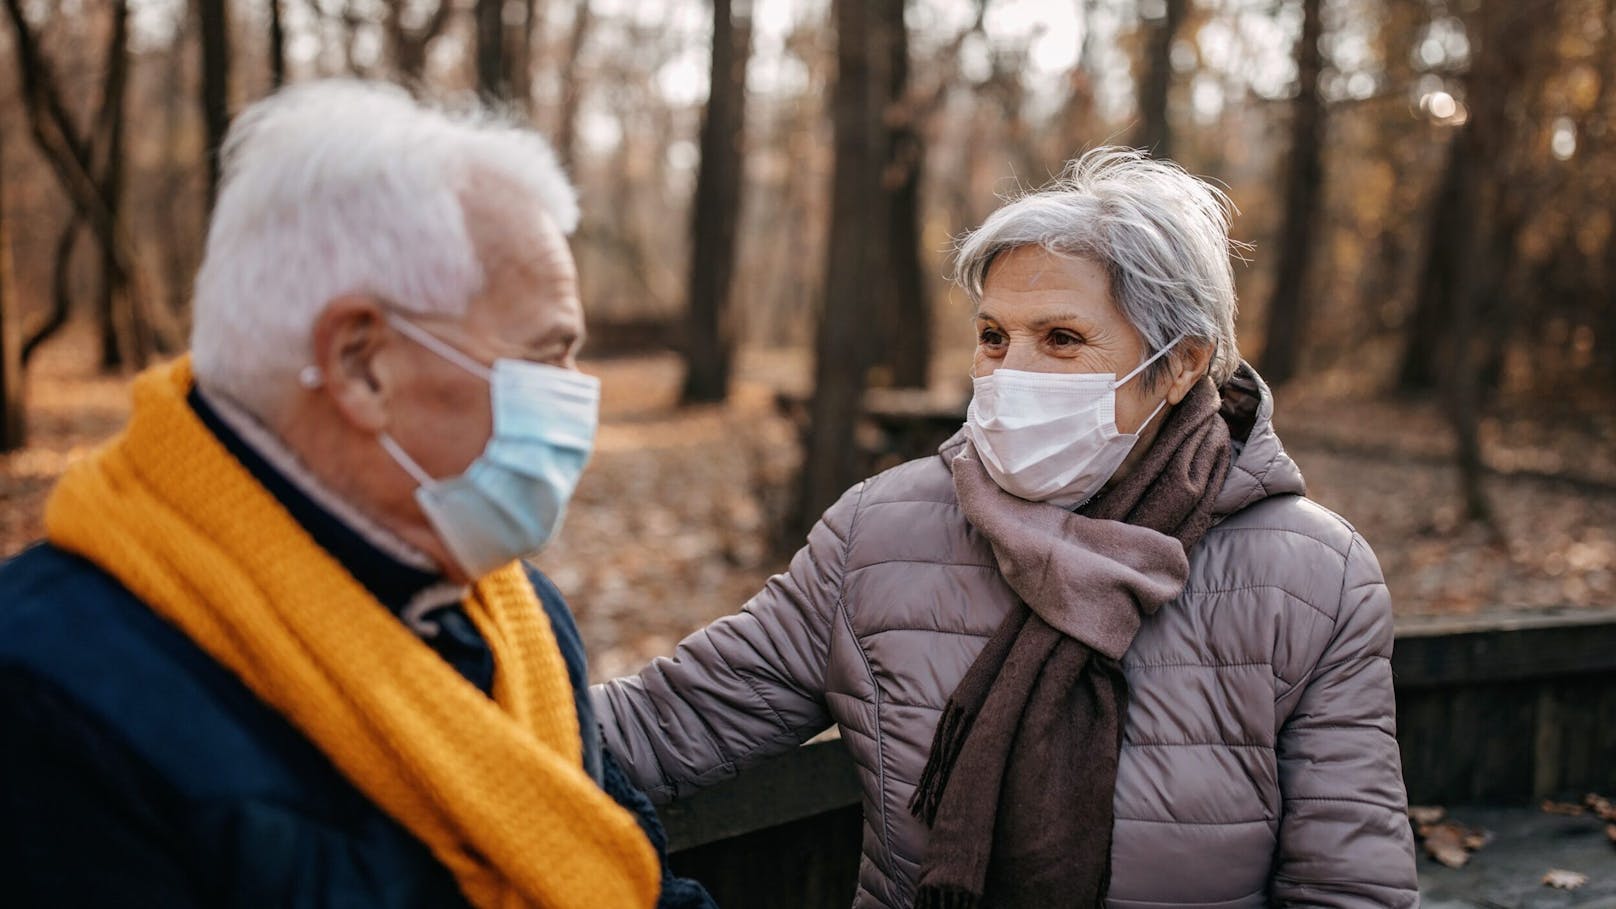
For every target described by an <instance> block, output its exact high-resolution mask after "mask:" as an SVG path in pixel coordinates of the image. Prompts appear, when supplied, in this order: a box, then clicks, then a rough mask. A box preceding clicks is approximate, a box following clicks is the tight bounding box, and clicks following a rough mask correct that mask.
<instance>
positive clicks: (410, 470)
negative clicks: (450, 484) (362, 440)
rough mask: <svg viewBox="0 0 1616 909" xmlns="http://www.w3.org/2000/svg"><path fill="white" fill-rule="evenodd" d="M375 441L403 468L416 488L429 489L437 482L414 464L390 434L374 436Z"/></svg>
mask: <svg viewBox="0 0 1616 909" xmlns="http://www.w3.org/2000/svg"><path fill="white" fill-rule="evenodd" d="M376 441H377V442H379V443H381V446H382V448H383V450H385V451H386V452H387V453H388V454H389V455H392V457H393V460H394V461H395V462H397V463H398V466H400V467H402V468H404V472H405V473H407V474H409V475H410V478H411V479H413V480H415V484H416V485H417V486H421V487H429V486H432V485H433V484H435V483H436V482H437V481H436V480H434V479H432V476H431V475H430V474H428V473H427V472H426V471H425V470H422V469H421V465H420V464H418V463H416V461H415V459H414V458H412V457H410V456H409V453H408V452H406V451H405V450H404V447H403V446H402V445H399V444H398V442H397V441H396V440H395V439H394V438H393V437H392V435H391V434H389V433H385V432H379V433H377V434H376Z"/></svg>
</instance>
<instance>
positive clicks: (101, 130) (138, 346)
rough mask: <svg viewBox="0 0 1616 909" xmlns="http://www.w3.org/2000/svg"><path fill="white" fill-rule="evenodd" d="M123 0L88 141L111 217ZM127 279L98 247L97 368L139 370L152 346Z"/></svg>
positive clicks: (124, 40) (122, 69) (117, 161)
mask: <svg viewBox="0 0 1616 909" xmlns="http://www.w3.org/2000/svg"><path fill="white" fill-rule="evenodd" d="M128 51H129V3H128V0H119V2H118V4H117V5H116V6H115V7H114V9H113V24H112V44H111V46H110V47H109V48H108V49H107V81H106V86H105V90H104V93H103V94H102V97H101V117H100V118H99V119H100V123H99V124H98V127H97V132H98V134H99V135H97V136H96V137H95V139H94V140H93V141H94V144H95V145H96V146H97V149H96V150H97V151H101V152H102V154H101V155H100V160H99V161H97V162H96V163H97V164H98V165H99V169H100V183H101V198H102V199H105V200H106V204H107V209H108V210H109V211H110V212H111V214H112V217H113V219H114V220H116V219H117V218H118V212H119V210H120V209H121V208H122V202H123V175H124V140H123V137H124V122H125V118H124V98H125V96H126V95H127V94H128V87H129V52H128ZM134 304H135V301H134V300H132V299H130V296H129V282H128V280H127V279H126V278H125V276H124V273H123V269H121V268H119V267H118V261H117V256H116V255H114V252H113V250H110V249H107V248H105V247H103V248H102V250H101V285H100V300H99V306H98V307H97V310H98V312H99V313H100V316H101V368H102V369H104V370H108V371H111V370H115V369H119V368H121V367H122V366H123V365H124V364H125V363H132V364H134V365H135V366H136V367H137V368H144V367H145V365H146V360H147V357H148V355H149V354H150V353H151V351H152V348H153V347H154V346H155V345H154V344H153V343H152V340H151V339H150V338H149V337H148V336H147V328H146V325H145V322H144V320H142V319H140V318H139V317H138V314H137V313H136V311H135V309H134Z"/></svg>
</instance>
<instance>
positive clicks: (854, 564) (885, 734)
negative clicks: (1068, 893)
mask: <svg viewBox="0 0 1616 909" xmlns="http://www.w3.org/2000/svg"><path fill="white" fill-rule="evenodd" d="M1224 397H1225V401H1226V402H1231V403H1233V404H1234V405H1235V406H1234V408H1233V409H1234V411H1235V414H1236V416H1235V417H1234V418H1232V419H1231V420H1230V423H1231V429H1232V430H1233V434H1234V435H1235V437H1236V438H1237V439H1241V440H1243V444H1238V443H1237V446H1236V447H1237V448H1238V449H1239V451H1238V453H1237V457H1236V459H1235V462H1234V466H1233V467H1232V468H1231V470H1230V473H1229V478H1228V481H1227V482H1226V484H1225V486H1224V488H1223V490H1222V493H1221V495H1220V496H1219V497H1218V501H1217V508H1216V511H1217V514H1218V515H1219V522H1218V524H1217V525H1216V526H1214V527H1213V528H1212V530H1211V531H1210V532H1209V533H1208V534H1207V535H1206V537H1205V539H1203V540H1202V541H1201V542H1200V543H1199V544H1198V545H1197V546H1196V547H1195V549H1194V551H1193V552H1191V553H1190V576H1189V582H1188V584H1187V585H1186V587H1185V589H1184V592H1183V594H1182V595H1180V596H1179V598H1178V599H1176V600H1174V601H1173V602H1171V603H1169V604H1167V605H1166V606H1164V607H1163V608H1162V609H1161V611H1160V612H1158V613H1157V614H1156V615H1155V616H1153V617H1150V618H1148V619H1146V620H1145V623H1144V628H1143V629H1142V630H1141V631H1140V632H1139V635H1138V637H1137V638H1136V639H1135V640H1134V643H1133V646H1132V648H1131V649H1130V650H1129V651H1128V653H1127V655H1126V657H1125V659H1124V661H1123V665H1124V669H1125V671H1126V673H1127V677H1128V683H1129V690H1130V701H1129V705H1128V716H1127V727H1126V741H1125V743H1124V745H1123V748H1122V757H1121V767H1120V770H1119V772H1118V774H1117V790H1116V829H1115V841H1114V845H1113V849H1112V856H1113V872H1112V883H1111V890H1110V897H1109V903H1108V904H1109V905H1110V906H1111V907H1114V909H1121V907H1133V909H1139V907H1169V906H1198V907H1219V909H1225V907H1227V909H1234V907H1257V906H1269V905H1273V906H1303V905H1305V906H1353V907H1360V906H1364V907H1367V906H1417V905H1418V903H1419V898H1418V895H1417V894H1416V892H1415V889H1416V883H1415V869H1414V852H1413V844H1412V841H1411V838H1410V831H1409V824H1408V820H1407V818H1406V816H1405V801H1406V796H1405V794H1404V791H1403V781H1402V772H1401V766H1400V763H1399V759H1398V752H1397V743H1396V741H1395V740H1394V738H1393V736H1394V733H1395V725H1396V720H1395V716H1394V714H1395V705H1394V701H1393V697H1392V674H1391V664H1390V660H1389V657H1390V655H1391V649H1392V612H1391V601H1390V598H1389V596H1388V595H1387V591H1386V586H1385V583H1384V582H1383V581H1382V579H1381V574H1380V567H1379V565H1378V564H1377V563H1376V561H1375V557H1374V554H1373V553H1371V552H1370V550H1369V546H1368V544H1367V543H1365V542H1364V540H1363V538H1362V537H1360V536H1359V535H1358V534H1357V533H1356V532H1355V531H1354V530H1353V528H1352V527H1351V526H1350V525H1349V524H1347V522H1346V521H1344V520H1342V519H1341V518H1339V517H1337V516H1336V515H1334V514H1332V513H1331V512H1329V511H1327V510H1325V509H1324V508H1321V507H1320V506H1318V505H1316V504H1314V503H1313V502H1310V501H1309V500H1307V499H1306V498H1304V497H1303V493H1304V487H1303V483H1302V476H1301V473H1300V471H1299V470H1298V469H1297V467H1296V464H1295V462H1293V461H1292V460H1291V459H1290V457H1289V456H1288V455H1287V454H1286V453H1285V451H1284V448H1283V447H1282V446H1281V445H1280V442H1279V438H1278V436H1276V435H1275V433H1274V430H1273V426H1272V424H1271V423H1270V417H1271V415H1272V412H1273V402H1272V398H1271V397H1270V396H1269V393H1268V389H1267V387H1266V386H1264V385H1263V384H1262V382H1261V380H1260V379H1258V378H1257V376H1256V373H1255V372H1253V371H1251V369H1250V367H1249V366H1242V368H1241V372H1240V373H1239V374H1238V375H1237V376H1236V377H1235V378H1234V379H1232V380H1231V381H1230V382H1229V383H1228V384H1227V385H1226V386H1225V389H1224ZM955 444H957V439H956V443H955ZM952 453H953V449H952V448H950V447H949V446H945V447H944V450H943V452H942V454H941V456H938V457H930V458H923V459H921V460H918V461H912V462H910V463H908V464H905V465H902V466H900V467H897V468H894V469H892V470H889V471H887V472H886V473H883V474H881V475H879V476H876V477H874V478H872V479H870V480H867V481H865V482H863V483H860V484H859V485H857V486H855V487H853V488H852V489H851V490H849V491H848V492H847V494H846V495H844V496H843V497H842V499H841V500H840V501H839V502H837V503H836V504H835V505H834V506H833V507H832V508H831V509H830V510H829V511H827V512H826V513H825V516H824V519H823V520H822V521H821V522H820V523H819V524H818V526H817V527H815V528H814V530H813V531H812V533H810V534H809V537H808V543H807V545H806V546H804V547H803V549H802V550H801V551H800V552H798V553H797V555H796V557H795V558H794V559H793V560H792V562H791V567H790V569H789V570H788V571H787V572H786V573H785V574H781V575H778V576H776V577H775V578H773V579H771V580H770V581H769V583H768V585H767V586H766V587H765V588H764V590H763V592H761V593H759V594H758V595H757V596H756V597H755V598H753V599H752V601H751V602H749V603H747V604H746V606H745V608H744V609H743V610H742V611H741V612H740V613H738V614H736V615H732V616H728V617H726V618H723V619H720V620H718V621H717V622H714V623H713V624H712V625H710V626H708V627H707V628H704V629H702V630H701V631H698V632H696V633H695V634H693V635H691V636H690V637H689V638H687V639H686V640H685V641H684V642H683V643H681V644H680V645H679V647H678V650H677V651H676V652H675V654H674V655H673V657H672V658H667V659H658V660H657V661H655V662H654V663H652V664H651V665H650V666H648V667H647V668H646V669H645V670H644V671H643V672H641V673H640V675H639V676H637V677H630V678H623V679H618V680H616V681H613V682H609V683H607V684H605V685H602V686H597V687H596V688H595V689H594V690H593V691H592V692H591V693H592V696H593V698H594V705H595V709H596V711H597V713H598V714H599V715H600V716H601V718H602V721H603V722H604V724H605V727H606V735H607V739H606V741H607V745H608V747H609V748H611V750H612V752H613V753H614V754H615V755H616V756H617V757H618V758H619V759H620V760H621V762H622V763H623V764H624V765H625V766H626V767H628V768H629V770H630V772H631V774H632V775H633V776H634V778H635V782H637V783H638V784H639V785H640V786H641V787H642V788H644V789H646V790H647V791H649V792H650V793H651V794H652V797H653V798H655V799H658V800H661V801H666V800H668V799H670V798H675V797H677V796H679V795H681V794H684V793H688V792H690V791H692V790H694V789H697V788H700V787H702V786H706V785H709V784H711V783H714V782H717V781H719V780H722V779H724V778H726V777H729V776H731V775H733V774H735V773H737V772H739V771H741V770H744V769H745V768H746V767H748V766H750V765H752V764H756V763H757V762H759V761H762V760H765V759H766V758H768V757H769V756H770V755H774V754H778V753H780V752H783V751H786V750H789V749H791V748H794V747H796V746H797V745H798V744H799V743H801V742H803V741H805V740H806V739H808V738H810V737H811V736H813V735H815V734H816V733H818V732H820V731H821V730H823V729H825V728H827V727H828V726H830V725H831V724H832V723H834V724H836V725H837V726H839V727H840V728H841V734H842V737H843V739H844V740H845V741H846V743H847V746H848V749H849V751H850V752H851V753H852V755H853V759H854V760H855V761H856V762H857V764H858V769H859V774H860V778H861V782H862V784H863V791H864V799H863V800H864V818H865V826H864V846H863V848H864V860H863V863H862V867H861V870H860V874H859V887H858V895H857V897H856V899H855V902H854V905H855V906H859V907H885V909H899V907H907V906H909V905H910V904H911V903H912V901H913V895H914V883H915V878H916V875H917V873H918V868H919V863H920V859H921V857H922V856H923V854H924V852H925V847H926V836H927V831H926V828H925V827H924V826H923V825H921V824H920V822H919V821H917V820H916V819H915V818H914V817H912V816H911V815H910V813H909V811H908V809H907V807H906V806H907V804H908V802H909V798H910V795H911V793H912V792H913V790H914V786H915V781H916V780H917V779H918V778H919V777H920V772H921V769H922V768H923V767H924V766H925V763H926V755H927V751H928V749H929V747H930V745H931V740H932V733H933V731H934V729H935V728H936V724H937V719H938V716H939V713H940V710H941V708H942V706H943V704H944V703H945V702H946V701H947V699H948V696H949V695H950V694H951V693H952V692H953V690H954V687H955V685H956V684H958V682H959V680H960V678H961V677H962V676H963V675H964V673H965V670H966V669H967V668H968V667H969V666H970V665H971V662H972V660H973V659H974V658H975V657H976V655H977V653H978V652H979V651H980V650H981V648H982V646H983V644H984V643H985V642H986V639H987V638H988V636H990V635H991V634H992V633H993V631H994V629H995V628H996V627H997V626H998V624H999V622H1000V620H1001V619H1002V618H1003V617H1004V615H1005V613H1006V612H1007V610H1009V609H1010V607H1011V606H1012V604H1013V603H1014V594H1013V593H1012V592H1011V591H1010V588H1009V587H1008V586H1007V585H1006V584H1005V582H1004V580H1003V578H1002V577H1001V576H1000V574H999V572H998V569H997V567H996V565H995V562H994V557H993V553H992V552H991V550H990V549H989V547H988V544H987V543H986V541H985V540H983V539H982V537H981V536H979V535H978V534H977V533H976V532H975V531H973V530H972V528H971V527H970V526H969V525H968V524H967V523H966V521H965V518H964V516H963V515H962V514H961V512H960V509H959V506H958V504H957V503H956V501H955V497H954V487H953V482H952V478H951V474H950V472H949V469H948V466H947V464H946V463H945V462H944V460H943V458H944V457H947V456H949V455H951V454H952ZM1048 810H1050V811H1060V810H1061V806H1059V805H1050V806H1048Z"/></svg>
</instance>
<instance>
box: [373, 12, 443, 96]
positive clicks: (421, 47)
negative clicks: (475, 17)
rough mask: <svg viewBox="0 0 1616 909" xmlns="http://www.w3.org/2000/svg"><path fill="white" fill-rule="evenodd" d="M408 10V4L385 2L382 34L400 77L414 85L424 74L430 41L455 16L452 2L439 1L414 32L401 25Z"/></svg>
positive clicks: (410, 28) (408, 27)
mask: <svg viewBox="0 0 1616 909" xmlns="http://www.w3.org/2000/svg"><path fill="white" fill-rule="evenodd" d="M408 6H409V0H387V18H386V20H385V21H384V22H383V30H384V32H385V33H386V35H387V44H388V47H389V49H390V50H391V54H392V58H393V65H394V66H396V67H397V68H398V74H399V77H400V78H401V79H403V80H404V81H405V82H409V83H411V84H414V83H418V82H420V81H421V76H422V74H424V73H425V72H426V54H427V51H428V50H429V49H430V48H431V45H432V42H433V40H435V39H436V38H437V37H438V36H439V35H441V34H443V30H444V28H446V27H447V26H448V24H449V19H450V17H451V16H453V15H454V0H438V3H437V5H436V6H435V7H433V9H432V14H431V15H430V16H428V17H427V18H426V21H425V22H423V23H422V24H421V25H419V26H417V27H414V28H412V27H410V26H409V25H406V24H405V22H404V18H405V9H406V7H408Z"/></svg>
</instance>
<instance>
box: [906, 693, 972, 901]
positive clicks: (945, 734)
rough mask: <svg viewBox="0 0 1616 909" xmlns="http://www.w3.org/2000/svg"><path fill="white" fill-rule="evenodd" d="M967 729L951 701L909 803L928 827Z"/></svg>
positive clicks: (965, 717)
mask: <svg viewBox="0 0 1616 909" xmlns="http://www.w3.org/2000/svg"><path fill="white" fill-rule="evenodd" d="M970 730H971V724H970V715H969V714H968V713H967V711H966V710H965V708H964V707H961V706H960V705H958V704H956V703H954V701H953V700H952V699H950V700H949V702H948V705H947V706H946V707H944V708H943V718H942V719H941V720H939V721H938V723H937V734H936V736H935V737H934V738H933V740H932V744H931V755H930V756H929V757H927V758H926V769H925V770H923V771H921V773H920V783H919V785H917V786H916V787H915V794H914V797H913V798H911V799H910V800H909V813H910V814H912V815H914V816H915V817H917V818H920V820H921V821H923V822H924V823H925V824H926V826H927V827H930V826H932V825H933V824H935V823H937V809H938V808H939V807H940V806H941V805H942V803H943V792H944V791H945V790H946V789H947V788H948V778H949V777H950V776H952V775H953V772H954V762H955V761H957V760H959V755H960V751H961V750H962V749H963V748H964V747H965V736H966V734H967V733H969V732H970ZM952 907H953V904H952V903H950V904H946V905H943V904H940V905H939V907H938V909H952ZM917 909H919V907H918V906H917Z"/></svg>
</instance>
